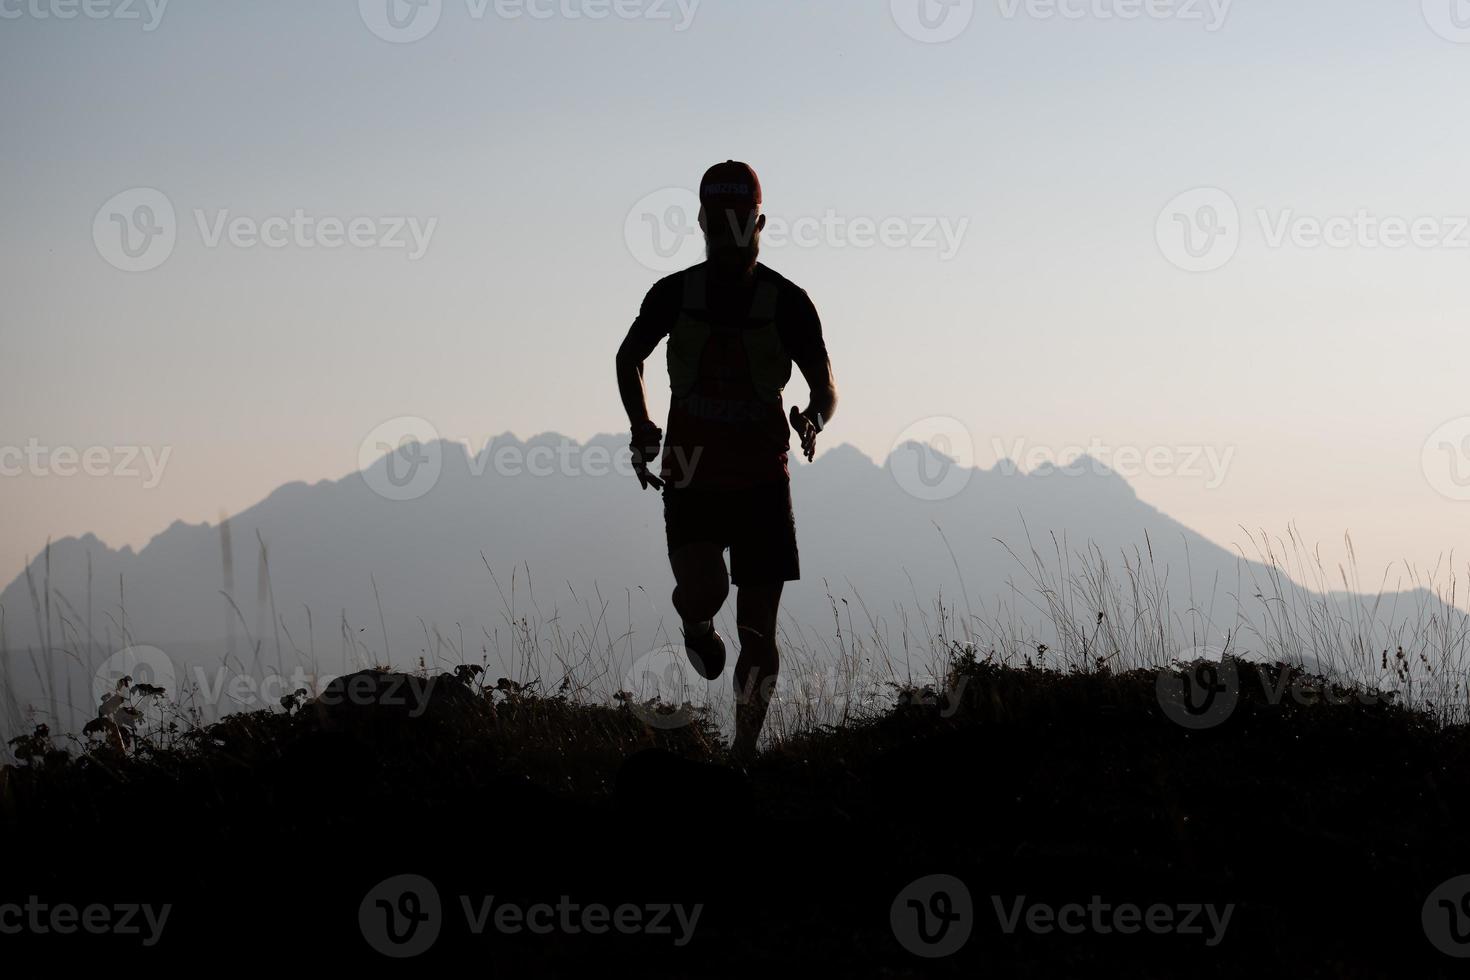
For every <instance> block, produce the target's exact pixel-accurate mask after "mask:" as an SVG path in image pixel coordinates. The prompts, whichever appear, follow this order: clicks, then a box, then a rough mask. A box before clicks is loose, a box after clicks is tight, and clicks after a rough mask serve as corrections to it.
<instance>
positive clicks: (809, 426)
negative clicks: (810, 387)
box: [791, 405, 817, 462]
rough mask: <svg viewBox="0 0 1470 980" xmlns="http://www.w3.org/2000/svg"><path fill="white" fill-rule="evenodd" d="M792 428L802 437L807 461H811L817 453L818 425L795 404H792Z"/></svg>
mask: <svg viewBox="0 0 1470 980" xmlns="http://www.w3.org/2000/svg"><path fill="white" fill-rule="evenodd" d="M791 428H792V430H793V431H794V432H795V433H796V434H797V436H798V437H799V438H800V439H801V451H802V454H803V455H804V456H806V458H807V462H811V461H812V460H813V459H815V458H816V455H817V427H816V425H815V424H814V423H813V422H812V420H811V419H809V418H807V417H806V416H805V415H803V414H801V413H800V412H798V411H797V410H796V406H795V405H793V406H791Z"/></svg>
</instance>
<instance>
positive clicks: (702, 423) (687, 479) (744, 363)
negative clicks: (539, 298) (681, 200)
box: [617, 161, 837, 758]
mask: <svg viewBox="0 0 1470 980" xmlns="http://www.w3.org/2000/svg"><path fill="white" fill-rule="evenodd" d="M699 200H700V210H699V226H700V228H701V229H702V230H703V231H704V236H705V248H706V255H707V261H705V262H703V263H701V264H699V265H696V266H694V267H693V268H691V269H686V270H685V271H683V272H679V273H676V274H674V275H672V276H669V277H668V278H666V279H663V280H661V281H659V282H658V283H657V284H656V285H655V286H654V287H653V288H652V289H651V290H649V292H648V296H647V297H646V298H645V299H644V300H643V308H642V310H641V311H640V312H639V314H638V319H637V320H636V321H634V323H633V326H632V328H631V329H629V331H628V336H627V339H625V340H624V341H623V345H622V347H621V348H619V350H618V357H617V368H618V390H619V392H620V393H621V395H622V399H623V407H624V408H626V409H627V411H628V421H629V422H630V423H631V424H632V431H633V443H632V448H633V461H634V465H635V467H636V468H637V470H638V479H639V481H640V482H641V483H642V484H643V487H644V488H645V489H647V488H649V487H653V488H655V489H662V490H663V495H664V526H665V529H666V532H667V535H668V546H669V564H670V565H671V566H672V567H673V571H674V582H675V587H674V609H675V610H676V611H677V612H678V613H679V616H680V618H681V619H682V620H683V629H684V645H685V649H686V650H687V651H688V654H689V660H690V663H691V664H692V665H693V667H694V669H695V670H696V671H698V673H699V674H700V676H701V677H704V678H705V679H707V680H713V679H715V678H717V677H719V676H720V674H721V673H722V672H723V671H724V669H725V641H724V639H723V638H722V637H721V636H720V634H719V633H718V632H717V631H716V630H715V628H714V618H715V614H716V613H718V612H719V611H720V607H721V606H723V605H724V603H725V599H726V598H727V597H728V596H729V594H730V583H731V581H732V580H733V581H734V583H735V587H736V589H737V590H738V592H737V598H736V605H735V622H736V625H737V627H738V629H739V634H740V636H739V642H740V657H739V659H738V660H737V661H736V664H735V678H734V682H735V744H734V749H735V752H736V754H737V755H739V756H742V757H746V758H748V757H750V756H752V755H754V753H755V745H756V739H757V737H758V736H759V735H760V731H761V726H762V725H763V724H764V723H765V718H766V709H767V707H768V706H769V704H770V699H771V695H772V693H773V692H774V690H775V686H776V675H777V671H778V670H779V669H780V656H779V653H778V651H777V649H776V614H777V611H778V609H779V607H780V604H781V589H782V588H783V586H784V585H785V583H787V582H792V581H795V580H796V579H798V578H800V577H801V571H800V565H799V562H798V560H797V551H796V520H795V516H794V512H793V511H792V507H791V474H790V471H789V470H788V469H787V453H788V452H790V450H791V443H790V437H789V435H788V433H787V428H786V427H787V422H788V419H787V416H786V413H785V408H784V406H783V404H782V400H781V395H782V391H783V390H784V389H785V387H786V383H787V382H788V381H789V380H790V379H791V365H792V363H793V362H794V363H795V364H796V366H797V367H799V368H800V369H801V373H802V376H803V377H804V378H805V379H806V382H807V386H808V387H809V388H810V389H811V404H810V405H808V406H807V408H806V410H805V411H800V412H799V411H797V410H796V409H795V408H794V407H793V408H792V410H791V415H790V425H791V428H792V429H794V430H795V431H796V433H797V435H798V436H799V437H800V439H801V448H802V451H803V452H804V453H805V454H806V457H807V459H811V458H812V457H813V456H814V455H815V453H816V444H817V434H818V433H820V432H821V431H822V429H823V427H824V426H825V425H826V424H827V421H828V420H830V419H831V418H832V413H833V411H834V410H835V409H836V407H837V389H836V386H835V384H834V383H833V380H832V365H831V363H830V361H828V359H827V347H826V344H825V343H824V342H823V340H822V324H821V321H820V319H818V317H817V311H816V308H815V307H814V306H813V305H812V301H811V300H810V299H809V298H808V297H807V294H806V293H805V292H804V291H803V290H801V289H800V288H798V287H797V286H796V285H795V284H793V283H792V282H791V281H790V280H788V279H786V278H785V277H784V276H781V275H779V274H778V273H776V272H773V271H771V270H770V269H768V268H766V267H765V266H764V265H761V264H760V263H758V262H757V261H756V260H757V258H758V257H759V255H760V234H761V231H762V230H763V229H764V228H765V225H766V218H765V215H764V214H762V213H761V186H760V180H759V179H758V178H757V177H756V175H755V171H754V170H752V169H751V168H750V167H749V166H747V165H746V164H743V163H736V162H734V161H730V162H727V163H722V164H716V165H715V166H714V167H711V168H710V170H709V172H708V173H706V174H705V175H704V179H703V181H701V182H700V188H699ZM665 337H667V338H668V340H669V343H668V363H669V383H670V386H671V388H672V390H673V396H672V400H671V403H670V406H669V421H668V430H669V431H668V438H667V440H664V438H663V436H664V433H663V432H662V431H661V430H660V429H659V427H658V426H657V425H655V424H654V423H653V421H652V420H651V419H650V418H649V417H648V400H647V392H646V390H645V389H644V386H643V362H644V361H645V360H647V359H648V357H649V355H650V354H652V353H653V349H654V348H655V347H657V346H658V343H659V341H660V340H662V339H664V338H665ZM661 441H663V443H664V445H663V462H662V465H661V467H660V470H659V475H658V476H654V475H653V474H652V473H650V472H649V471H648V465H649V464H650V463H652V462H653V461H654V460H656V459H658V456H659V443H660V442H661ZM727 548H728V549H729V551H730V569H729V571H728V572H727V571H726V569H725V556H724V552H725V550H726V549H727Z"/></svg>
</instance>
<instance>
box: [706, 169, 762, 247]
mask: <svg viewBox="0 0 1470 980" xmlns="http://www.w3.org/2000/svg"><path fill="white" fill-rule="evenodd" d="M765 226H766V216H765V215H763V214H761V182H760V178H759V177H757V176H756V175H755V171H754V170H753V169H751V167H750V165H749V164H746V163H736V162H735V161H734V160H727V161H726V162H724V163H717V164H715V165H714V166H713V167H710V168H709V170H707V171H706V172H705V175H704V179H703V180H701V181H700V182H699V227H700V228H702V229H703V230H704V244H705V253H706V254H707V255H708V256H709V260H710V263H711V264H712V265H714V266H716V267H718V268H721V269H724V270H728V271H739V272H750V271H751V270H752V269H754V268H755V263H756V259H757V258H759V256H760V234H761V229H763V228H765Z"/></svg>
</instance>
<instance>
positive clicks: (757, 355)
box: [623, 263, 827, 489]
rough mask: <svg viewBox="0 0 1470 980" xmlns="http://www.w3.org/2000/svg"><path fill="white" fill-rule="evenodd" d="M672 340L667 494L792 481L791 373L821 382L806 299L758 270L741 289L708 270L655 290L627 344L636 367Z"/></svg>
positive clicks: (818, 334)
mask: <svg viewBox="0 0 1470 980" xmlns="http://www.w3.org/2000/svg"><path fill="white" fill-rule="evenodd" d="M665 338H669V354H670V357H669V362H670V381H671V386H672V387H673V397H672V399H671V401H670V404H669V420H668V425H667V427H666V431H665V435H664V454H663V461H662V465H661V473H660V475H661V476H662V477H663V479H664V481H665V482H666V483H667V484H668V486H670V487H673V488H676V489H679V488H685V487H694V488H701V487H703V488H710V489H741V488H746V487H754V486H760V485H763V484H769V483H776V482H779V481H783V480H788V479H790V472H789V470H788V469H787V463H788V454H789V452H790V450H791V442H790V428H789V426H788V423H787V419H786V410H785V406H784V403H783V399H782V397H781V389H782V387H784V384H785V380H786V379H788V378H789V377H790V376H791V367H792V364H793V363H795V364H796V365H797V366H799V367H801V368H802V369H803V371H805V372H806V373H807V374H810V375H813V376H816V375H818V374H820V373H821V372H822V371H823V370H824V369H825V365H826V363H827V348H826V344H825V343H824V342H823V339H822V324H821V320H820V319H819V318H818V316H817V310H816V307H815V306H813V305H812V301H811V299H810V297H808V296H807V294H806V291H805V290H803V289H801V288H800V287H798V286H797V285H796V284H795V283H793V282H791V280H789V279H787V278H786V277H785V276H782V275H781V274H780V273H778V272H775V271H773V270H771V269H769V268H767V267H766V266H764V265H759V264H757V265H756V268H755V274H754V276H753V277H751V278H749V279H742V280H741V281H739V282H729V281H722V280H720V279H719V278H718V277H716V276H715V275H713V274H712V273H711V272H710V270H709V267H708V264H707V263H704V264H701V265H697V266H694V267H692V268H690V269H686V270H684V271H683V272H678V273H675V274H674V275H672V276H669V277H667V278H665V279H662V280H660V281H659V282H658V283H656V284H655V285H654V287H653V288H652V289H650V290H649V291H648V295H647V297H645V298H644V300H643V307H642V310H641V311H640V312H639V314H638V319H637V320H636V321H634V323H633V326H632V328H631V329H630V330H629V331H628V337H627V340H625V341H624V342H623V353H624V354H626V355H631V356H633V357H634V358H635V359H636V360H637V361H639V362H640V363H641V362H642V361H644V360H647V358H648V357H649V355H651V354H652V353H653V351H654V348H656V347H657V346H658V344H659V341H661V340H663V339H665Z"/></svg>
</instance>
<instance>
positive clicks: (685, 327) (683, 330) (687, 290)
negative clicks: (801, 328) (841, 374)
mask: <svg viewBox="0 0 1470 980" xmlns="http://www.w3.org/2000/svg"><path fill="white" fill-rule="evenodd" d="M708 285H709V275H708V270H707V269H705V268H704V267H703V266H700V267H698V268H695V269H691V270H690V271H689V273H688V274H687V275H686V276H685V277H684V305H683V307H682V308H681V309H680V311H679V317H678V319H677V320H675V321H674V326H673V328H672V329H671V330H670V331H669V342H668V356H669V384H670V387H671V388H672V389H673V394H674V397H675V398H683V397H685V396H687V395H689V394H690V393H691V392H692V391H693V390H694V387H695V385H696V384H697V383H698V381H699V366H700V360H701V358H703V356H704V349H705V347H706V345H707V344H708V343H709V341H710V337H711V336H712V335H714V334H716V333H717V332H723V333H724V334H725V336H724V337H722V338H721V339H722V340H735V339H736V338H735V337H734V336H733V335H734V334H739V338H738V339H739V341H740V342H741V343H743V345H744V347H745V355H746V360H747V362H748V363H749V365H750V379H749V380H750V383H751V386H752V388H753V389H754V391H755V395H756V397H757V398H758V399H760V400H761V401H763V402H773V403H776V404H779V403H780V401H781V393H782V392H783V391H785V390H786V385H787V383H788V382H789V381H790V380H791V355H790V354H789V353H787V351H786V347H785V345H783V344H782V343H781V334H780V332H779V331H778V330H777V329H776V300H777V298H778V297H779V295H780V291H779V288H778V287H777V285H776V284H775V283H774V282H771V281H769V280H762V281H759V282H757V283H756V286H755V296H754V297H753V299H752V300H751V304H750V316H749V320H748V323H747V324H746V325H744V326H725V325H723V324H717V323H714V322H712V320H711V318H710V316H709V307H708V295H707V293H708Z"/></svg>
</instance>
